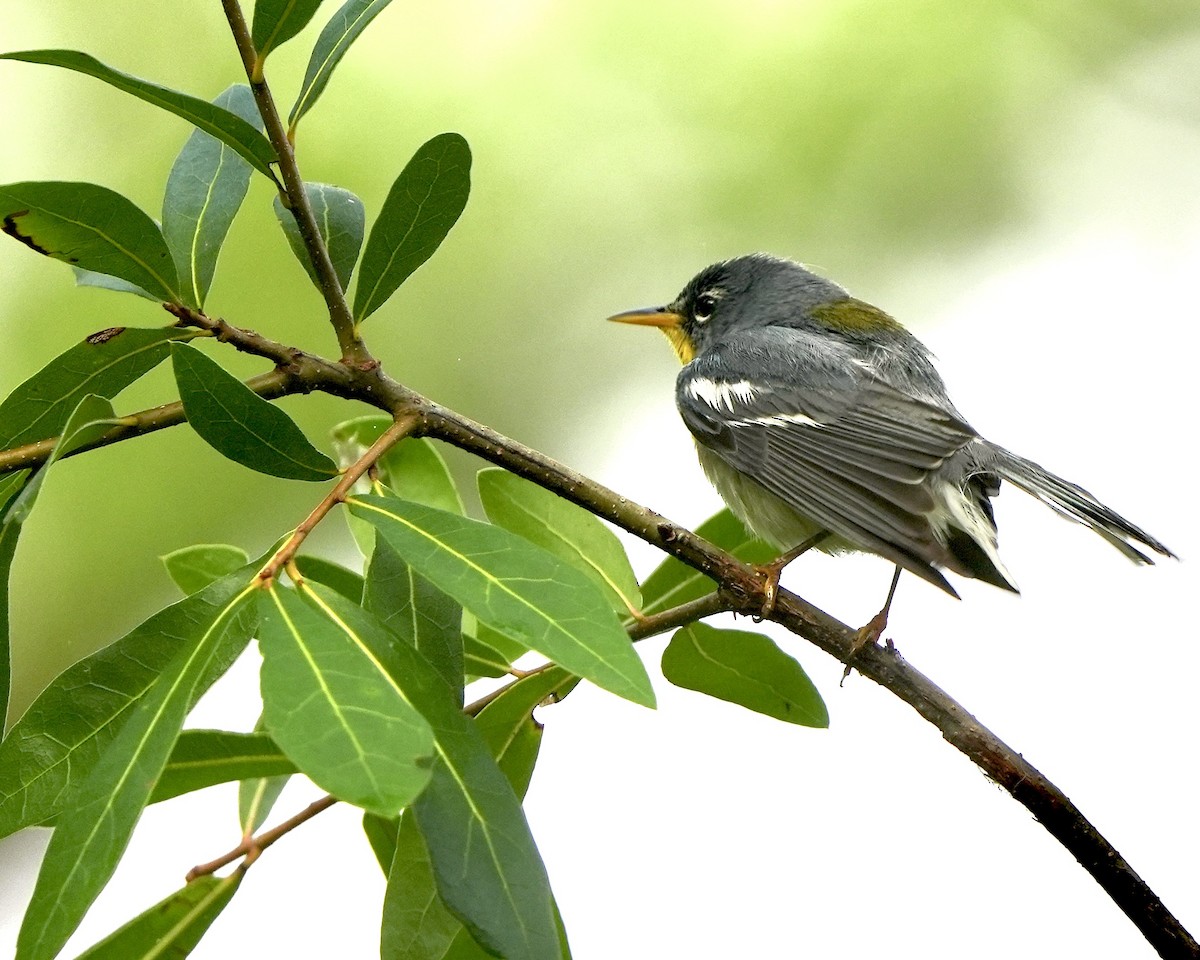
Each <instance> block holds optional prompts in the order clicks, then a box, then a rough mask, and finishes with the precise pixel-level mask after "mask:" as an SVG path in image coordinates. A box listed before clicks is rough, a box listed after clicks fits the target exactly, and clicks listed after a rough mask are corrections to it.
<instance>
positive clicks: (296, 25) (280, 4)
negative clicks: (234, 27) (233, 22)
mask: <svg viewBox="0 0 1200 960" xmlns="http://www.w3.org/2000/svg"><path fill="white" fill-rule="evenodd" d="M320 5H321V0H255V3H254V24H253V26H252V27H251V31H250V37H251V39H252V40H253V41H254V49H255V52H257V53H258V60H259V63H261V62H262V61H263V60H266V59H267V55H268V54H269V53H270V52H271V51H272V50H274V49H275V48H276V47H278V46H280V45H281V44H284V43H287V41H289V40H291V39H292V37H294V36H295V35H296V34H298V33H299V32H300V31H301V30H303V29H304V28H305V27H306V26H307V25H308V21H309V20H311V19H312V18H313V14H315V13H316V12H317V7H319V6H320Z"/></svg>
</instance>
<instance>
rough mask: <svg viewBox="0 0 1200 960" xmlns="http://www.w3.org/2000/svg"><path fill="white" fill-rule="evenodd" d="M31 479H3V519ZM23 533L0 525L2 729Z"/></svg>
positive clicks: (8, 689)
mask: <svg viewBox="0 0 1200 960" xmlns="http://www.w3.org/2000/svg"><path fill="white" fill-rule="evenodd" d="M28 478H29V471H28V470H19V471H17V472H16V473H10V474H8V475H7V476H2V477H0V516H3V514H4V513H5V512H6V511H5V508H6V506H7V504H8V502H9V501H10V500H12V499H13V498H14V497H15V496H17V494H18V493H19V492H20V490H21V487H22V486H24V484H25V481H26V480H27V479H28ZM20 532H21V527H20V525H19V524H0V728H3V727H4V718H5V717H6V716H8V699H9V695H10V693H11V686H12V648H11V645H10V642H9V633H8V629H9V628H8V573H9V570H10V569H11V567H12V562H13V555H14V554H15V553H16V550H17V537H18V535H19V534H20ZM0 789H2V788H0ZM3 835H4V834H0V836H3Z"/></svg>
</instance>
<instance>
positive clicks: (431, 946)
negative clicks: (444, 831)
mask: <svg viewBox="0 0 1200 960" xmlns="http://www.w3.org/2000/svg"><path fill="white" fill-rule="evenodd" d="M387 877H388V883H387V890H386V892H385V893H384V897H383V923H382V925H381V927H380V938H379V956H380V957H381V958H382V960H438V958H441V957H444V956H445V955H446V951H447V950H448V949H449V948H450V944H451V943H452V942H453V941H454V938H455V936H457V935H458V934H459V933H461V932H463V925H462V924H461V923H459V922H458V920H457V919H456V918H455V917H454V914H452V913H451V912H450V911H449V910H447V909H446V905H445V904H444V903H442V898H441V897H440V896H438V892H437V882H436V881H435V879H434V876H433V864H432V863H431V862H430V859H429V851H428V849H427V848H426V846H425V839H424V837H422V836H421V831H420V830H419V829H418V827H417V821H416V819H415V818H414V817H413V816H411V815H410V814H407V813H406V814H404V815H403V816H402V817H401V818H400V828H399V830H398V831H397V833H396V840H395V845H394V849H393V852H392V859H391V861H390V862H389V865H388V869H387ZM510 956H518V954H510Z"/></svg>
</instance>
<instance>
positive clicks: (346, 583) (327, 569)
mask: <svg viewBox="0 0 1200 960" xmlns="http://www.w3.org/2000/svg"><path fill="white" fill-rule="evenodd" d="M295 563H296V569H297V570H299V571H300V574H301V576H303V577H304V578H305V579H306V580H315V581H317V583H323V584H325V586H327V587H332V588H333V589H334V590H336V591H337V592H338V593H340V594H341V595H342V596H343V597H345V598H346V599H347V600H351V601H353V602H354V603H362V598H363V577H362V574H360V573H355V572H354V571H353V570H348V569H347V568H346V567H343V566H342V565H341V564H340V563H334V562H333V561H332V560H326V559H324V558H323V557H313V556H309V555H307V554H305V555H304V556H300V557H297V558H296V561H295Z"/></svg>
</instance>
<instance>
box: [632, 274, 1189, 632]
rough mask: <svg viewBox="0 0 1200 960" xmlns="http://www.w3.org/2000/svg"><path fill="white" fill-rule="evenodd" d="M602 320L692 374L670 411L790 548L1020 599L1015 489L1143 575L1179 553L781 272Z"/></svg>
mask: <svg viewBox="0 0 1200 960" xmlns="http://www.w3.org/2000/svg"><path fill="white" fill-rule="evenodd" d="M610 319H612V320H616V321H619V322H622V323H635V324H643V325H648V326H654V327H659V328H660V329H661V330H662V331H663V333H665V334H666V335H667V338H668V339H669V340H670V341H671V345H672V346H673V347H674V348H675V352H676V353H677V354H678V355H679V359H680V360H681V361H682V362H683V364H684V367H683V370H682V371H681V372H680V374H679V377H678V379H677V380H676V383H675V402H676V404H677V406H678V408H679V413H680V414H681V415H682V417H683V421H684V423H685V424H687V427H688V429H689V430H690V431H691V433H692V436H693V437H694V438H695V440H696V449H697V451H698V453H699V456H700V463H701V465H702V466H703V468H704V472H705V473H706V474H707V475H708V478H709V480H711V481H712V483H713V485H714V486H715V487H716V489H717V491H718V493H720V495H721V497H722V499H724V501H725V502H726V504H728V505H729V508H730V509H731V510H732V511H733V513H734V514H735V515H737V516H738V517H739V518H740V519H741V520H742V522H743V523H745V524H746V526H748V527H749V528H750V529H751V530H753V531H754V532H755V533H756V534H758V535H759V536H760V537H762V538H763V539H764V540H766V541H767V542H768V543H771V544H772V545H774V546H776V547H777V548H779V549H781V550H786V551H790V552H789V553H784V554H783V555H782V556H781V557H780V558H779V560H777V561H775V563H774V564H769V565H768V567H770V568H772V571H771V572H773V574H774V582H773V583H772V582H769V583H768V604H771V603H773V598H774V590H775V589H776V586H777V584H778V576H779V571H780V569H782V567H783V565H784V564H786V563H787V562H788V561H789V560H791V559H793V557H794V556H795V555H796V554H798V553H799V552H803V550H804V549H807V547H808V546H813V545H815V546H816V547H817V548H818V549H820V550H824V551H828V552H839V551H844V550H864V551H868V552H871V553H876V554H879V555H880V556H882V557H886V558H887V559H888V560H891V561H892V562H893V563H895V564H896V574H895V576H894V577H893V580H892V589H891V591H889V593H888V601H887V604H885V606H884V609H883V610H881V611H880V614H879V615H878V616H877V617H876V618H875V619H874V620H873V621H872V622H871V624H868V626H867V627H864V628H863V631H868V632H867V634H866V635H863V636H861V639H862V640H863V642H866V641H868V640H874V639H877V638H878V635H879V632H880V631H882V629H883V626H884V625H885V624H886V622H887V609H888V605H890V603H891V598H892V594H893V593H894V591H895V586H896V580H897V579H898V578H899V575H900V570H901V569H905V570H911V571H912V572H913V573H915V574H916V575H917V576H919V577H922V578H924V579H925V580H928V581H929V582H930V583H933V584H935V585H937V586H939V587H941V588H942V589H943V590H945V591H947V592H948V593H950V594H952V595H954V596H958V594H957V593H956V591H955V590H954V588H953V587H952V586H951V585H950V583H949V582H948V581H947V580H946V578H945V576H943V574H942V572H941V571H942V570H949V571H952V572H954V573H956V574H960V575H962V576H964V577H974V578H977V579H979V580H984V581H987V582H988V583H991V584H994V585H995V586H997V587H1002V588H1003V589H1005V590H1012V591H1013V592H1016V590H1017V588H1016V585H1015V583H1014V582H1013V578H1012V577H1011V576H1010V575H1009V573H1008V571H1007V570H1006V569H1005V568H1004V564H1003V563H1002V562H1001V560H1000V556H999V554H998V552H997V546H996V544H997V541H996V520H995V516H994V514H993V512H992V504H991V500H992V498H993V497H994V496H995V495H996V494H997V493H998V492H999V489H1000V484H1001V482H1002V481H1004V480H1007V481H1009V482H1010V483H1012V484H1013V485H1014V486H1016V487H1018V488H1019V489H1021V490H1024V491H1025V492H1026V493H1029V494H1032V495H1033V496H1035V497H1037V498H1038V499H1039V500H1041V501H1042V502H1043V503H1044V504H1046V505H1047V506H1049V507H1050V508H1052V509H1053V510H1055V511H1057V512H1058V513H1060V514H1062V515H1063V516H1065V517H1067V518H1069V519H1071V520H1075V521H1077V522H1079V523H1082V524H1083V525H1084V526H1087V527H1090V528H1091V529H1092V530H1094V531H1096V533H1098V534H1099V535H1100V536H1101V537H1103V538H1104V539H1105V540H1107V541H1108V542H1109V543H1111V544H1112V545H1113V546H1114V547H1116V548H1117V549H1118V550H1120V551H1121V552H1122V553H1123V554H1125V556H1127V557H1129V558H1130V559H1131V560H1133V561H1134V562H1136V563H1152V562H1153V561H1152V560H1151V559H1150V557H1149V556H1147V555H1146V553H1143V552H1142V550H1141V549H1139V548H1140V547H1144V548H1147V549H1148V550H1150V551H1153V552H1155V553H1159V554H1162V555H1163V556H1168V557H1172V556H1174V554H1173V553H1171V551H1170V550H1168V549H1167V548H1166V547H1165V546H1163V544H1161V543H1160V542H1159V541H1157V540H1155V539H1154V538H1153V537H1151V536H1150V535H1149V534H1147V533H1146V532H1145V531H1143V530H1141V529H1139V528H1138V527H1136V526H1134V525H1133V524H1132V523H1130V522H1129V521H1128V520H1126V519H1125V518H1123V517H1121V516H1120V515H1119V514H1117V513H1116V512H1114V511H1113V510H1110V509H1109V508H1108V507H1106V506H1105V505H1104V504H1102V503H1101V502H1100V501H1099V500H1097V499H1096V498H1095V497H1093V496H1092V495H1091V494H1090V493H1088V492H1087V491H1086V490H1084V489H1083V488H1082V487H1079V486H1076V485H1075V484H1073V483H1070V482H1068V481H1066V480H1063V479H1062V478H1061V477H1057V476H1055V475H1054V474H1053V473H1051V472H1050V471H1048V470H1046V469H1044V468H1043V467H1041V466H1039V465H1038V464H1036V463H1033V462H1031V461H1029V460H1026V459H1024V458H1023V457H1019V456H1017V455H1016V454H1014V453H1010V452H1009V451H1008V450H1005V449H1004V448H1003V447H1000V446H997V445H996V444H994V443H992V442H990V441H988V440H985V439H984V438H983V437H981V436H980V435H979V434H978V433H976V432H975V431H974V430H973V429H972V428H971V426H970V425H969V424H968V423H967V421H966V419H965V418H964V417H963V416H962V414H960V413H959V412H958V410H957V408H956V407H955V406H954V404H953V403H952V402H951V401H950V398H949V396H947V394H946V388H945V385H944V384H943V382H942V378H941V377H940V376H939V375H938V372H937V370H936V369H935V368H934V366H933V363H932V360H931V357H930V353H929V351H928V350H927V349H926V348H925V346H924V345H923V344H922V343H921V342H920V341H919V340H917V338H916V337H914V336H913V335H912V334H911V333H909V332H908V331H907V330H905V329H904V327H902V326H901V325H900V324H899V323H898V322H897V321H896V320H894V319H892V317H890V316H888V314H886V313H884V312H883V311H882V310H880V309H878V308H877V307H873V306H872V305H871V304H869V303H865V302H863V301H862V300H857V299H855V298H854V297H852V296H850V295H849V294H848V293H847V292H846V291H845V290H844V289H843V288H842V287H840V286H838V285H837V284H836V283H833V282H831V281H829V280H826V279H824V278H823V277H819V276H817V275H816V274H814V273H812V272H810V271H809V270H807V269H805V268H804V267H803V266H801V265H800V264H798V263H795V262H793V261H791V260H784V259H780V258H778V257H773V256H768V255H766V254H751V255H749V256H743V257H737V258H735V259H732V260H725V261H723V262H721V263H715V264H713V265H712V266H710V267H706V268H705V269H703V270H701V271H700V273H698V274H697V275H696V276H695V277H693V278H692V279H691V281H690V282H689V283H688V284H687V286H686V287H684V288H683V291H682V292H681V293H680V294H679V296H678V297H676V298H675V299H674V300H672V301H671V302H670V303H669V304H667V305H666V306H663V307H655V308H649V309H641V310H630V311H627V312H625V313H619V314H617V315H616V316H614V317H611V318H610Z"/></svg>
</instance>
